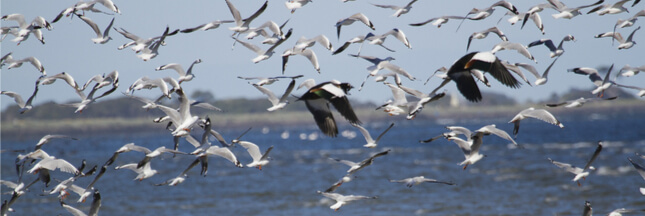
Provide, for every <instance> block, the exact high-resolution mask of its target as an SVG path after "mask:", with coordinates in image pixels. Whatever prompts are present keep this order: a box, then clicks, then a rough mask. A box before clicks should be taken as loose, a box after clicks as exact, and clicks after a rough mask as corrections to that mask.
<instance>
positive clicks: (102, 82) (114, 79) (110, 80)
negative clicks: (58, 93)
mask: <svg viewBox="0 0 645 216" xmlns="http://www.w3.org/2000/svg"><path fill="white" fill-rule="evenodd" d="M92 82H96V85H95V86H94V89H99V88H103V87H104V86H107V85H110V84H111V85H112V86H113V87H114V86H118V83H119V71H117V70H113V71H112V72H110V73H108V74H107V75H105V74H102V75H101V74H97V75H95V76H93V77H92V78H90V79H89V80H87V82H85V84H84V85H83V87H82V88H80V90H81V91H84V90H85V89H86V88H87V86H89V85H90V83H92Z"/></svg>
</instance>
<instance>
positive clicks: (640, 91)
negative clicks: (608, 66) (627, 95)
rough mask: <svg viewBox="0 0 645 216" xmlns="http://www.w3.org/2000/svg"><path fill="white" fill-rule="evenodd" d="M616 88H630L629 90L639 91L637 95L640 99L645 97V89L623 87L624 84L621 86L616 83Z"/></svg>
mask: <svg viewBox="0 0 645 216" xmlns="http://www.w3.org/2000/svg"><path fill="white" fill-rule="evenodd" d="M616 86H618V87H621V88H629V89H635V90H638V93H636V95H638V96H639V97H643V96H645V88H641V87H636V86H628V85H622V84H619V83H616Z"/></svg>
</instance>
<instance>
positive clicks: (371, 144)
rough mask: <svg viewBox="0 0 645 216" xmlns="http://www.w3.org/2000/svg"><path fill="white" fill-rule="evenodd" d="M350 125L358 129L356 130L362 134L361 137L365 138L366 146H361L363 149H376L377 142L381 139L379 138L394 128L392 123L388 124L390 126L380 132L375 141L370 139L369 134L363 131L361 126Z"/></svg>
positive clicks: (365, 130)
mask: <svg viewBox="0 0 645 216" xmlns="http://www.w3.org/2000/svg"><path fill="white" fill-rule="evenodd" d="M351 125H352V126H354V127H356V128H358V130H359V131H360V132H361V134H363V137H364V138H365V141H366V142H367V144H365V145H363V147H367V148H376V146H377V145H378V141H379V140H380V139H381V137H383V135H385V133H387V131H389V130H390V129H391V128H392V127H393V126H394V123H392V124H390V126H388V127H387V129H385V130H384V131H383V132H381V134H379V135H378V137H376V139H372V136H371V135H370V132H369V131H367V129H365V128H364V127H363V126H360V125H357V124H351Z"/></svg>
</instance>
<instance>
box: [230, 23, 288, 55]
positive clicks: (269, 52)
mask: <svg viewBox="0 0 645 216" xmlns="http://www.w3.org/2000/svg"><path fill="white" fill-rule="evenodd" d="M291 32H292V29H289V31H288V32H287V34H285V37H284V39H280V40H278V42H276V43H275V44H273V45H272V46H271V47H269V49H267V50H263V49H262V48H260V47H258V46H256V45H254V44H250V43H247V42H244V41H241V40H239V39H237V38H235V37H233V39H234V40H235V41H237V42H238V43H241V44H242V45H243V46H244V47H246V48H248V49H250V50H251V51H253V52H255V53H256V54H258V56H257V57H255V58H253V59H251V61H253V63H258V62H260V61H263V60H266V59H269V58H270V57H271V56H273V53H275V51H273V50H274V49H275V48H276V47H278V46H279V45H280V44H282V43H283V42H284V41H285V40H287V39H289V37H290V36H291Z"/></svg>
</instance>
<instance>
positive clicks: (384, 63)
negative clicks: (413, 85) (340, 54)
mask: <svg viewBox="0 0 645 216" xmlns="http://www.w3.org/2000/svg"><path fill="white" fill-rule="evenodd" d="M349 56H352V57H356V58H362V59H365V60H366V61H368V62H371V63H372V64H374V65H372V66H369V67H367V70H368V71H369V72H370V75H371V76H376V73H378V72H379V71H380V70H382V69H387V70H389V71H392V72H395V73H398V74H400V75H402V76H405V77H407V78H408V79H410V80H412V81H414V80H416V79H417V78H415V77H413V76H412V75H411V74H409V73H408V72H407V71H405V70H404V69H403V68H401V67H399V66H397V65H395V64H392V63H391V62H390V61H392V60H395V59H394V58H392V57H390V56H388V57H387V58H385V59H380V58H377V57H374V56H362V55H354V54H349Z"/></svg>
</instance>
